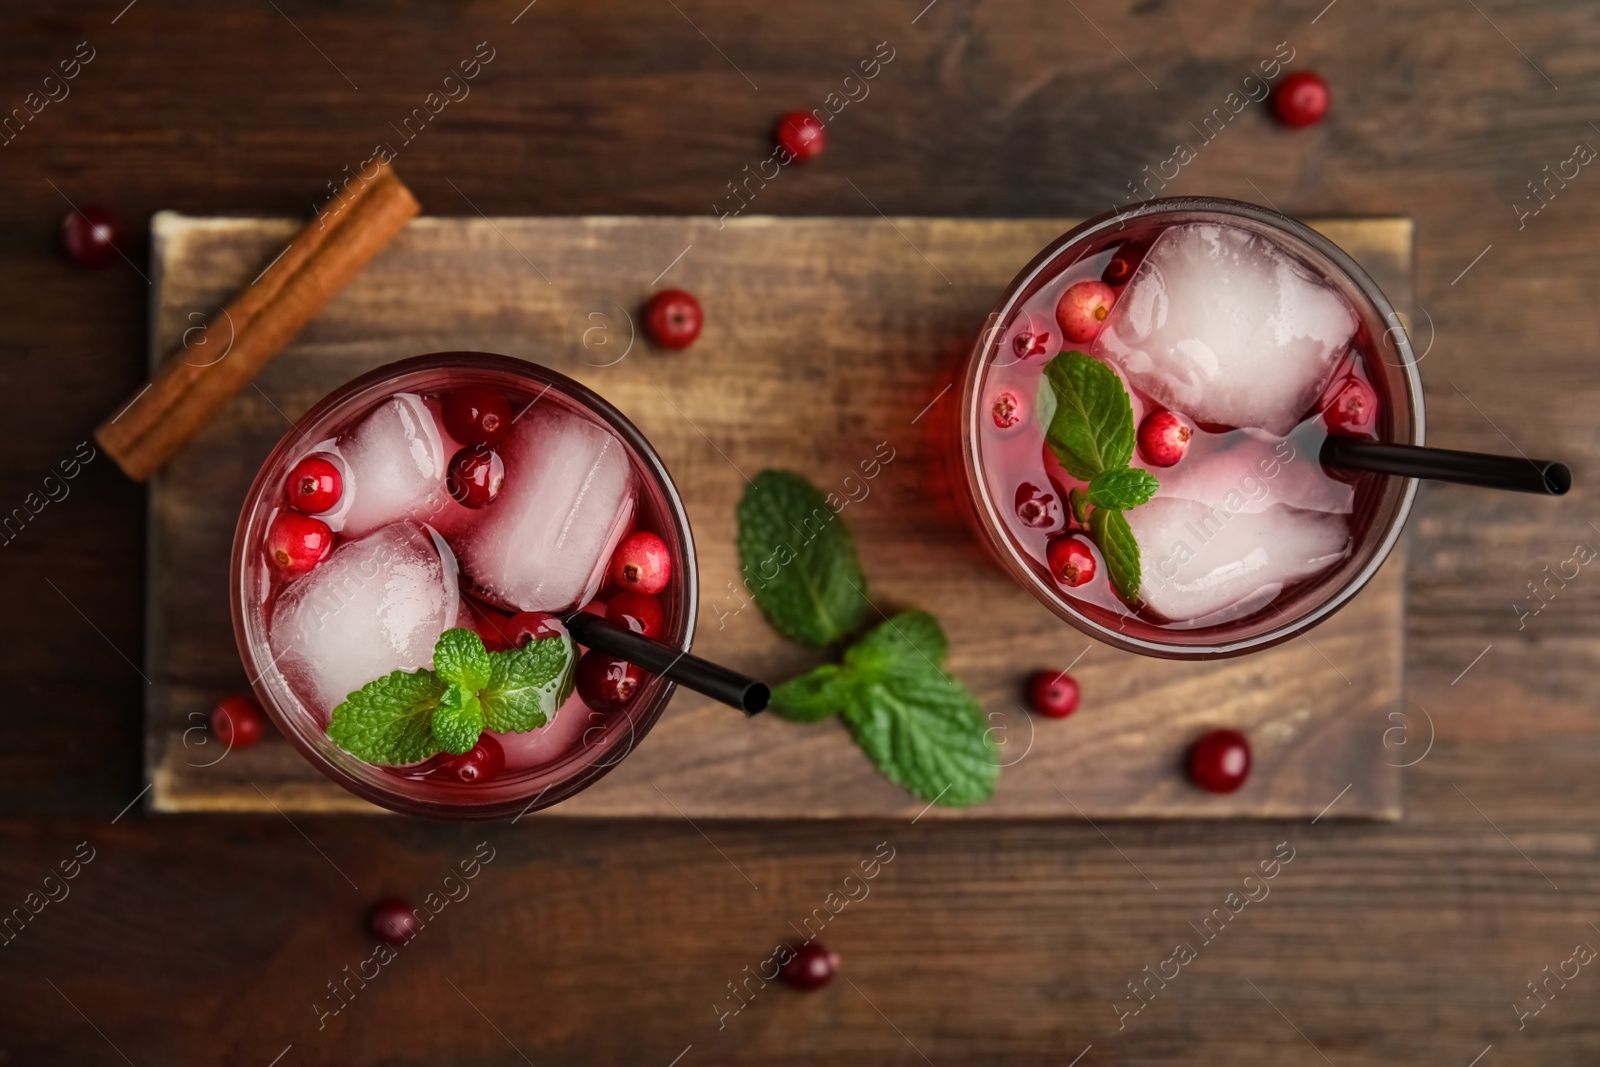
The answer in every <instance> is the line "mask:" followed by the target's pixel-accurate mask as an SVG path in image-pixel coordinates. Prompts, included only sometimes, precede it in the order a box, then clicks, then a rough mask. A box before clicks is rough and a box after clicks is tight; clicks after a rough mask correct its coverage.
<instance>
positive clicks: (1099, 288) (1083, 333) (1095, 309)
mask: <svg viewBox="0 0 1600 1067" xmlns="http://www.w3.org/2000/svg"><path fill="white" fill-rule="evenodd" d="M1116 299H1117V294H1116V293H1114V292H1112V291H1111V286H1109V285H1107V284H1106V283H1105V282H1103V281H1100V280H1099V279H1096V278H1090V279H1088V280H1086V281H1081V282H1073V283H1072V284H1071V285H1069V286H1067V291H1066V292H1064V293H1062V294H1061V299H1060V300H1058V301H1056V324H1057V325H1059V326H1060V327H1061V332H1062V333H1063V334H1065V335H1066V338H1067V340H1069V341H1071V342H1073V343H1074V344H1083V343H1085V342H1087V341H1093V340H1094V339H1095V338H1096V337H1098V336H1099V335H1100V328H1101V327H1102V326H1104V325H1105V322H1106V316H1108V315H1110V314H1111V305H1112V304H1114V303H1115V302H1116Z"/></svg>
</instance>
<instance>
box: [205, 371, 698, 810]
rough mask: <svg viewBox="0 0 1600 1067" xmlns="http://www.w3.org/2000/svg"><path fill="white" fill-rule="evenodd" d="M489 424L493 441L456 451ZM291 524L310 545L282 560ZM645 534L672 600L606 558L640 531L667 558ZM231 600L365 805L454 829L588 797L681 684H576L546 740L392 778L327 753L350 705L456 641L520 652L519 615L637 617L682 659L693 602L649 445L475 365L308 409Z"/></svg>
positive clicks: (267, 470) (546, 378) (310, 740)
mask: <svg viewBox="0 0 1600 1067" xmlns="http://www.w3.org/2000/svg"><path fill="white" fill-rule="evenodd" d="M485 412H487V414H485ZM496 412H500V413H502V414H498V415H497V414H496ZM486 427H487V428H489V429H492V430H493V434H492V438H493V439H492V441H489V442H487V443H485V442H475V441H470V440H464V438H470V437H473V436H476V435H478V434H480V433H487V431H486V430H485V428H486ZM475 446H479V447H475ZM464 452H466V453H472V455H471V456H470V457H464V456H461V455H460V454H461V453H464ZM490 452H492V453H493V456H489V455H488V454H487V453H490ZM308 459H311V460H314V461H315V462H314V463H312V464H310V465H309V466H308V465H307V464H306V463H304V462H303V461H306V460H308ZM469 459H470V460H471V461H470V462H468V460H469ZM491 460H492V463H491ZM324 463H326V464H331V466H332V468H333V471H334V475H333V476H330V477H329V479H328V480H327V481H326V482H325V483H323V484H322V485H320V486H319V485H318V484H315V483H314V481H313V480H311V479H308V478H307V477H306V476H305V475H304V472H306V471H307V470H310V471H311V472H312V473H313V474H315V473H316V472H318V471H323V472H325V471H326V470H327V467H326V466H323V464H324ZM291 473H294V474H295V477H294V478H293V479H291V477H290V476H291ZM330 485H331V486H333V487H336V488H337V494H335V493H333V492H332V490H330V489H329V486H330ZM486 496H487V499H488V502H487V503H485V502H484V499H485V497H486ZM330 502H331V503H330ZM469 505H476V506H469ZM308 519H315V520H316V522H308ZM289 520H292V521H289ZM317 523H320V524H322V528H323V529H325V530H326V531H327V540H328V544H327V545H326V546H325V547H323V546H320V545H319V544H318V543H317V538H318V537H320V536H321V533H320V531H318V530H317ZM307 528H309V529H311V530H312V533H311V534H310V535H307V534H306V533H305V530H306V529H307ZM284 529H288V530H290V532H291V533H293V534H294V535H295V537H296V538H297V540H295V541H294V542H293V544H292V545H291V548H290V550H289V552H288V554H284V555H280V554H279V553H280V551H281V550H282V549H283V544H282V541H283V537H284V534H283V530H284ZM647 535H654V537H655V538H659V544H657V551H658V557H659V555H661V554H660V553H659V547H660V545H664V547H665V552H664V557H665V566H664V567H662V565H661V563H660V560H659V558H658V559H657V562H656V566H658V567H661V569H662V570H664V571H665V573H666V574H667V577H666V578H665V579H664V580H665V587H664V588H660V589H650V590H646V591H644V592H641V591H640V590H638V589H633V590H628V591H626V595H627V596H629V597H631V598H632V599H630V600H626V601H623V600H621V599H620V598H619V596H618V593H617V587H616V582H615V581H613V580H612V579H611V577H610V575H611V573H612V569H613V568H612V564H613V562H614V560H613V558H612V557H613V553H614V552H615V551H617V549H618V545H619V544H621V543H623V542H624V541H627V542H634V541H635V540H636V538H637V537H639V536H646V539H647V540H651V541H652V543H653V544H655V543H656V542H654V540H653V539H651V538H649V537H648V536H647ZM308 546H309V547H308ZM296 552H299V553H302V554H303V555H304V558H291V557H293V554H294V553H296ZM231 586H232V601H233V623H234V636H235V639H236V641H237V643H238V647H239V654H240V656H241V658H242V659H243V661H244V666H245V669H246V671H247V672H248V673H249V675H250V678H251V684H252V686H253V688H254V690H255V692H256V695H257V696H258V697H259V698H260V700H261V703H262V705H263V706H264V707H265V708H266V709H267V712H268V714H269V715H270V716H271V717H272V719H273V721H274V722H275V723H276V724H277V726H278V729H279V730H280V731H281V732H282V733H283V735H284V736H285V737H287V738H288V739H289V741H290V742H291V743H292V744H293V745H294V746H295V747H296V748H297V749H299V750H300V752H301V754H302V755H304V756H305V758H306V759H308V760H309V761H310V762H311V763H312V764H313V765H314V766H316V767H317V768H318V769H319V770H321V771H322V772H323V773H324V774H326V775H327V776H328V777H330V778H332V779H333V780H334V781H336V782H338V783H339V784H340V785H342V786H344V787H345V788H346V789H349V790H350V791H351V792H353V793H355V794H357V795H358V796H361V797H363V798H365V799H366V800H369V801H371V802H373V803H375V804H380V805H382V806H383V807H386V808H389V809H391V810H394V811H398V812H402V813H406V814H412V815H423V816H431V817H436V818H451V819H460V818H497V817H501V816H513V815H518V814H519V813H522V812H526V811H530V810H535V809H538V808H543V807H547V806H549V805H551V804H554V803H556V802H558V801H560V800H563V799H565V798H567V797H569V796H571V795H573V794H574V793H576V792H578V791H579V790H581V789H584V788H585V787H587V786H589V785H591V784H592V783H593V782H595V781H596V780H597V779H599V778H600V777H601V776H602V775H604V774H605V773H606V771H608V770H609V769H610V768H611V767H613V766H615V765H616V764H617V763H618V762H619V761H620V760H621V759H622V758H623V757H624V756H626V755H627V754H628V752H630V751H631V750H632V748H633V746H634V745H635V744H637V743H638V742H639V740H641V739H642V738H643V736H644V735H645V734H646V733H647V732H648V731H649V730H650V728H651V726H652V725H654V723H655V721H656V720H657V719H658V718H659V717H660V715H661V712H662V710H663V709H664V708H665V706H666V703H667V701H668V699H669V698H670V697H671V695H672V692H673V689H674V686H673V684H672V683H671V682H670V681H667V680H666V679H664V678H660V677H657V676H654V675H651V674H648V673H639V674H633V675H630V676H629V682H630V685H628V686H625V687H623V691H622V694H621V696H620V697H619V695H618V693H617V692H615V691H613V692H611V693H610V696H611V697H612V698H613V699H599V698H595V697H591V696H590V695H589V693H590V692H591V690H586V689H585V688H584V684H583V683H582V682H581V681H580V682H579V683H578V684H577V686H576V688H573V682H572V681H571V679H572V677H573V674H578V675H579V676H580V677H581V675H582V672H581V671H576V670H574V671H572V672H570V673H568V674H567V675H565V676H564V679H563V682H562V683H561V684H560V685H559V686H552V688H551V691H550V693H548V694H546V695H547V697H548V703H549V704H550V707H549V712H550V714H549V716H548V721H547V722H546V723H545V725H543V726H540V727H538V728H536V729H530V730H526V731H516V732H500V733H496V732H495V731H494V730H492V729H485V730H484V732H483V734H482V735H481V737H479V739H478V743H477V744H476V745H474V747H473V750H472V752H471V753H468V754H467V757H459V756H452V755H451V754H450V753H448V752H440V753H437V754H435V755H432V756H429V757H428V758H426V759H422V760H416V761H412V762H409V763H402V764H393V765H391V764H383V763H374V762H367V761H364V760H363V759H359V758H357V757H356V756H355V755H352V754H351V753H350V752H349V751H346V750H345V748H343V747H341V746H340V745H339V744H337V743H335V741H334V740H333V739H331V738H330V736H329V733H328V728H329V721H330V716H331V715H332V713H333V710H334V708H335V707H336V706H337V705H339V704H340V703H341V702H342V701H343V700H344V699H345V697H346V695H347V694H351V693H354V692H355V691H357V690H359V689H361V688H362V686H363V685H364V684H365V683H368V682H371V681H372V680H374V679H376V678H379V677H383V676H386V675H388V674H389V673H390V672H392V671H406V672H411V671H415V670H418V669H423V668H429V667H430V666H431V665H432V661H433V650H434V644H435V642H436V641H437V640H438V638H439V636H440V634H441V633H443V632H444V631H447V630H451V629H456V628H464V629H468V630H472V631H473V632H475V633H477V634H478V635H479V636H480V637H481V638H482V640H483V643H484V646H485V647H486V649H487V650H488V651H489V652H490V653H494V652H497V651H503V650H506V649H508V648H511V647H514V646H515V645H517V644H518V643H519V642H520V643H522V644H526V643H527V641H528V640H529V639H530V638H529V636H528V633H527V630H526V629H525V628H524V629H523V630H522V631H518V629H517V626H516V623H517V622H519V621H521V622H524V624H525V626H526V620H528V619H530V618H531V617H532V616H531V615H529V614H525V613H531V612H545V613H548V614H549V615H551V616H554V615H557V614H560V613H562V612H566V611H571V610H574V609H580V608H581V609H584V610H588V611H594V612H597V613H602V614H603V613H604V612H605V611H606V604H607V601H608V600H614V601H617V602H618V603H619V604H626V605H627V606H628V610H627V611H625V612H623V613H622V614H621V615H618V614H617V613H616V612H613V614H612V616H611V617H612V619H613V620H614V621H619V620H620V621H619V625H628V626H631V627H632V628H634V629H641V628H647V629H645V632H647V633H649V634H650V636H654V637H657V638H658V639H659V640H661V641H664V642H666V643H667V644H669V645H672V646H674V647H677V648H680V649H683V650H685V651H687V650H688V648H689V646H690V642H691V640H692V638H693V636H694V620H695V613H696V605H697V592H696V589H697V581H696V568H695V554H694V542H693V537H692V535H691V533H690V529H689V521H688V517H687V515H686V514H685V512H684V508H683V503H682V501H681V500H680V499H679V496H678V492H677V489H676V488H675V487H674V485H673V483H672V479H671V478H670V476H669V475H668V473H667V471H666V469H665V467H663V465H662V463H661V460H660V458H659V457H658V456H657V455H656V453H655V451H654V450H653V449H652V448H651V447H650V444H649V442H648V441H646V440H645V438H644V437H643V435H642V434H640V433H639V431H638V430H637V429H636V428H635V427H634V426H633V424H632V423H631V422H629V421H628V420H627V419H626V418H625V417H624V416H623V415H622V414H621V413H620V412H618V411H617V410H616V409H615V408H613V407H612V406H611V405H610V404H608V403H606V401H605V400H603V399H601V398H600V397H599V396H597V395H596V394H594V393H593V392H591V391H590V390H589V389H587V388H585V387H584V386H582V385H580V384H578V383H577V382H575V381H572V380H571V379H569V378H567V377H565V376H564V375H561V374H558V373H556V372H554V371H551V370H548V369H546V368H544V367H541V366H538V365H537V364H533V363H529V362H526V361H524V360H518V359H511V358H509V357H506V356H498V355H489V354H485V353H476V352H447V353H440V354H436V355H428V356H418V357H416V358H413V359H407V360H402V361H400V362H398V363H393V364H390V365H388V366H385V367H380V368H378V369H377V370H374V371H371V372H370V373H367V374H364V375H362V376H361V377H359V378H356V379H355V380H353V381H351V382H348V383H346V384H345V385H343V386H341V387H339V388H338V389H336V390H334V391H333V392H332V393H331V394H329V395H328V396H327V397H325V398H323V399H322V400H321V401H320V402H319V403H317V404H316V405H315V406H314V407H312V408H311V410H310V411H308V412H307V413H306V414H305V416H304V417H303V418H301V419H300V421H299V422H298V424H297V425H296V426H295V428H294V429H293V430H291V431H290V432H289V433H288V434H287V435H285V436H284V438H283V439H282V440H281V441H280V442H279V443H278V445H277V447H276V448H274V449H273V451H272V453H271V454H270V455H269V456H268V457H267V459H266V462H265V463H263V464H262V466H261V470H260V472H259V473H258V474H257V476H256V479H255V482H254V484H253V485H252V486H251V488H250V492H249V494H248V495H247V496H246V498H245V503H244V507H243V509H242V511H241V513H240V516H239V523H238V526H237V528H236V531H235V534H234V545H233V565H232V576H231ZM640 616H645V618H643V619H642V621H641V619H640V618H639V617H640ZM539 635H540V636H542V637H552V636H558V637H559V638H560V640H562V641H565V642H568V645H567V647H568V649H569V652H570V656H571V659H570V660H569V661H568V662H569V663H576V662H579V661H578V659H577V657H578V656H579V655H583V656H600V655H601V654H600V653H598V652H587V653H585V652H583V650H582V649H578V648H573V647H572V646H571V645H570V637H568V636H567V634H566V631H565V629H564V628H563V627H562V626H561V625H560V623H559V621H554V622H552V623H550V624H549V625H547V626H545V627H544V628H542V629H540V630H539ZM600 665H601V666H604V663H601V664H600ZM633 670H634V671H637V668H633ZM590 673H591V674H594V672H590ZM558 689H559V691H557V690H558ZM474 761H476V762H474ZM464 764H470V765H464Z"/></svg>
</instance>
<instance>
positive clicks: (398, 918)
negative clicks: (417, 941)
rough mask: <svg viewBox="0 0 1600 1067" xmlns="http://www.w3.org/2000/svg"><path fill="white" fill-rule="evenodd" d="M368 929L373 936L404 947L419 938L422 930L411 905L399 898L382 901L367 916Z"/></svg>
mask: <svg viewBox="0 0 1600 1067" xmlns="http://www.w3.org/2000/svg"><path fill="white" fill-rule="evenodd" d="M367 929H368V930H370V931H371V932H372V936H373V937H376V938H377V939H378V940H380V941H387V942H388V943H389V944H391V945H403V944H405V943H406V942H407V941H410V940H411V939H412V938H413V937H416V936H417V932H418V931H419V930H421V929H422V926H421V924H420V923H418V922H417V916H416V913H415V912H413V911H412V910H411V905H410V904H408V903H406V902H405V901H403V900H401V899H399V898H398V897H391V898H390V899H388V900H380V901H378V903H377V904H376V905H374V906H373V909H372V912H371V913H370V914H369V915H368V916H367Z"/></svg>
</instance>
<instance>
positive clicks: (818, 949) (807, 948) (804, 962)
mask: <svg viewBox="0 0 1600 1067" xmlns="http://www.w3.org/2000/svg"><path fill="white" fill-rule="evenodd" d="M790 950H791V951H792V952H793V953H794V955H793V956H792V957H791V958H790V960H789V962H788V963H785V964H784V965H783V966H781V967H779V968H778V973H779V974H780V975H782V976H783V980H784V981H785V982H788V983H789V984H790V985H791V986H793V987H794V988H796V989H798V990H800V991H801V992H802V993H810V992H813V991H815V990H818V989H821V988H822V987H823V986H825V985H827V984H828V983H829V982H831V981H833V976H834V975H835V974H836V973H837V972H838V970H839V954H838V953H837V952H829V951H828V950H827V949H826V948H824V947H823V946H821V945H819V944H817V943H816V942H815V941H807V942H806V943H805V944H803V945H801V946H799V947H798V948H796V947H794V946H792V945H791V946H790Z"/></svg>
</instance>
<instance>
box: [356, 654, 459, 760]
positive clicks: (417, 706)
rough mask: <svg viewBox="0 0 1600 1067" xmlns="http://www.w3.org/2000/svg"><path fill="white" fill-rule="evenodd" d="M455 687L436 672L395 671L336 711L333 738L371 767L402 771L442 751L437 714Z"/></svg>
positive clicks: (366, 686) (369, 683)
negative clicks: (436, 729)
mask: <svg viewBox="0 0 1600 1067" xmlns="http://www.w3.org/2000/svg"><path fill="white" fill-rule="evenodd" d="M448 688H449V683H448V682H446V681H444V680H443V679H441V678H440V677H439V676H438V675H436V674H434V673H433V672H432V671H411V672H406V671H395V672H394V673H393V674H389V675H386V676H384V677H382V678H376V679H374V680H372V681H370V682H368V683H367V684H366V685H364V686H362V687H361V689H360V690H359V691H358V692H355V693H351V694H350V695H349V696H348V697H346V698H345V701H344V703H342V704H340V705H339V706H338V707H336V708H334V709H333V716H332V718H331V719H330V720H329V722H328V737H329V738H330V739H331V740H332V741H333V743H334V744H336V745H338V746H339V747H340V748H342V749H344V750H345V751H346V752H348V753H350V754H351V755H352V756H354V757H356V758H357V759H359V760H364V761H366V762H367V763H378V764H385V765H388V766H398V765H400V764H405V763H416V762H417V761H419V760H425V759H427V758H428V757H429V756H432V755H434V754H435V753H437V752H438V751H439V742H438V741H437V740H435V739H434V736H433V713H434V709H435V708H437V707H438V706H439V700H440V698H441V697H443V696H444V693H445V691H446V690H447V689H448Z"/></svg>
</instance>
